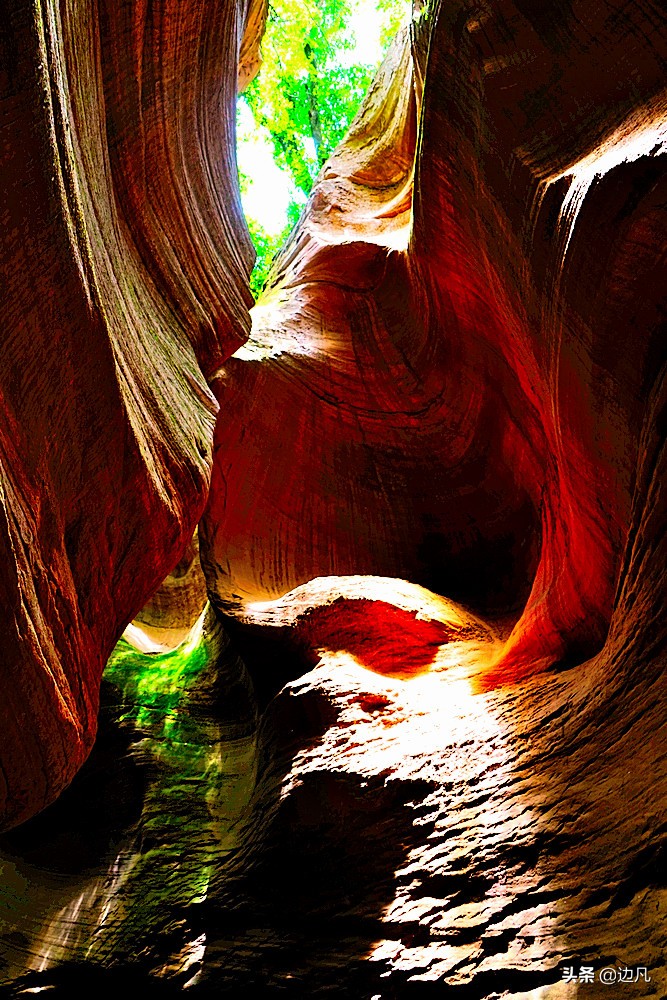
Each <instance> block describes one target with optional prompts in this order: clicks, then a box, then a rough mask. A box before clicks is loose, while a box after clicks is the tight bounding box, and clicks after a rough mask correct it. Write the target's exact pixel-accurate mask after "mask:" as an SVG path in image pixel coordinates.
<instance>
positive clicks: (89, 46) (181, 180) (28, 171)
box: [0, 0, 252, 824]
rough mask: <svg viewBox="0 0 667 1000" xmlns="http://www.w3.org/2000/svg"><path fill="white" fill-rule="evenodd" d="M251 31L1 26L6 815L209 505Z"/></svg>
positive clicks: (219, 25)
mask: <svg viewBox="0 0 667 1000" xmlns="http://www.w3.org/2000/svg"><path fill="white" fill-rule="evenodd" d="M245 16H246V11H245V8H244V5H243V4H241V3H239V4H222V5H218V6H216V7H211V6H210V5H208V6H206V7H205V6H204V5H202V4H201V3H199V2H192V3H190V2H188V3H185V4H184V3H181V2H180V0H179V2H174V3H161V4H159V5H157V6H153V7H147V6H146V5H142V4H139V5H127V4H116V3H113V2H110V3H105V2H103V0H100V2H99V3H98V2H91V3H86V4H75V5H72V4H68V5H63V4H59V3H56V2H55V0H54V2H52V0H44V2H35V3H30V4H25V3H18V2H17V3H14V2H11V0H10V3H9V4H8V5H6V7H5V10H4V12H3V26H2V31H1V32H0V46H1V52H2V55H1V57H0V67H1V68H0V94H1V96H2V104H1V107H2V119H1V120H0V143H1V146H2V171H1V178H2V180H1V183H2V213H3V215H2V237H1V249H0V253H1V255H2V316H3V330H4V347H3V355H2V362H1V364H0V378H1V385H2V398H3V403H2V413H1V416H0V420H2V428H1V430H0V447H1V449H2V450H1V453H0V461H1V462H2V508H3V512H2V518H1V528H0V531H1V534H2V551H3V558H2V563H3V567H4V568H3V571H2V601H1V611H0V615H1V616H2V620H1V626H0V629H1V631H2V635H3V656H2V666H1V667H0V670H1V671H2V682H1V683H2V690H3V698H4V701H3V707H2V740H1V742H0V816H1V817H2V822H3V823H4V824H12V823H16V822H18V821H20V820H21V819H24V818H26V817H27V816H29V815H30V814H32V813H34V812H35V811H36V810H38V809H40V808H42V807H43V806H44V805H45V804H46V803H47V802H49V801H50V800H52V799H53V798H54V796H56V795H57V794H58V793H59V792H60V791H61V790H62V788H63V787H64V786H65V785H66V784H67V782H68V781H70V780H71V778H72V777H73V775H74V774H75V773H76V771H77V770H78V768H79V767H80V765H81V763H82V761H83V760H84V759H85V757H86V755H87V753H88V751H89V750H90V747H91V744H92V742H93V740H94V737H95V726H96V721H95V720H96V714H97V704H98V691H99V682H100V677H101V673H102V669H103V667H104V664H105V662H106V660H107V658H108V656H109V654H110V652H111V650H112V648H113V645H114V643H115V642H116V641H117V639H118V637H119V634H120V633H121V632H122V630H123V628H124V627H125V625H126V624H127V622H128V621H129V620H130V619H131V618H132V617H133V616H134V615H135V614H136V613H137V611H138V610H139V609H140V608H141V606H142V605H143V604H144V602H145V601H146V599H147V598H148V597H149V596H150V595H151V593H152V592H153V591H155V589H156V588H157V586H158V585H159V583H160V581H161V580H162V579H163V578H164V576H165V574H166V572H168V571H169V569H170V568H171V567H172V566H173V565H174V564H175V563H177V562H178V559H179V557H180V554H181V552H182V550H183V548H184V547H185V545H186V543H187V540H188V538H189V537H191V535H192V531H193V529H194V527H195V525H196V523H197V520H198V519H199V516H200V514H201V511H202V508H203V505H204V503H205V499H206V494H207V488H208V481H209V476H210V467H211V440H212V433H213V423H214V420H215V414H216V410H217V406H216V402H215V399H214V398H213V396H212V395H211V393H210V391H209V389H208V386H207V384H206V380H205V377H204V376H205V374H207V373H210V372H212V371H213V370H215V369H216V368H217V367H219V365H220V363H221V362H222V361H223V360H224V359H225V358H226V357H227V356H228V355H229V354H230V353H231V352H232V351H233V350H234V349H235V348H236V347H238V345H239V344H241V343H242V342H243V340H244V339H245V337H246V334H247V329H248V312H247V309H248V306H249V304H250V303H251V301H252V300H251V297H250V294H249V292H248V288H247V278H248V272H249V269H250V266H251V261H252V252H251V246H250V242H249V239H248V236H247V233H246V229H245V225H244V222H243V217H242V215H241V208H240V202H239V197H238V188H237V180H236V170H235V156H234V107H235V99H236V87H237V80H236V65H237V58H238V48H239V44H240V42H239V39H240V38H241V37H242V34H243V25H244V21H245ZM246 58H249V55H247V56H246ZM244 72H245V73H246V75H247V72H248V70H247V67H246V69H245V70H244Z"/></svg>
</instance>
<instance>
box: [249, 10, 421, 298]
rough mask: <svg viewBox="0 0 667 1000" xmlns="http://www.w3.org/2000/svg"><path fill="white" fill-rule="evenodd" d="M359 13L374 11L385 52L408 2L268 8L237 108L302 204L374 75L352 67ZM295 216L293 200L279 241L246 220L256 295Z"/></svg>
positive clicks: (297, 209) (296, 208) (363, 65)
mask: <svg viewBox="0 0 667 1000" xmlns="http://www.w3.org/2000/svg"><path fill="white" fill-rule="evenodd" d="M359 5H362V6H365V7H366V8H368V7H369V6H370V7H374V8H375V10H374V16H376V17H377V20H378V22H379V25H380V38H381V43H382V45H383V47H384V46H386V45H387V44H388V42H389V41H390V39H391V37H393V35H394V34H395V32H396V30H397V29H398V27H399V25H400V23H401V21H402V19H403V18H404V17H405V15H406V13H407V11H408V9H409V6H410V5H409V3H408V2H407V0H375V3H371V2H370V0H270V6H269V18H268V22H267V29H266V34H265V36H264V40H263V42H262V57H263V63H262V68H261V70H260V73H259V75H258V76H257V77H256V78H255V80H254V81H253V82H252V83H251V84H250V86H249V87H248V89H247V90H246V92H245V94H244V95H243V98H242V100H245V101H246V103H247V105H248V107H249V108H250V111H251V112H252V116H253V118H254V121H255V123H256V125H257V126H258V127H263V128H265V129H266V130H267V131H268V134H269V135H270V137H271V143H272V145H273V154H274V159H275V162H276V164H277V165H278V166H279V167H280V168H281V169H283V170H285V171H286V172H287V173H288V174H289V176H290V178H291V180H292V182H293V185H294V187H295V189H296V190H297V191H298V192H301V194H302V195H303V196H304V197H307V196H308V194H309V193H310V190H311V188H312V186H313V183H314V181H315V178H316V177H317V174H318V173H319V171H320V168H321V167H322V165H323V163H324V162H325V160H326V159H327V158H328V157H329V156H330V155H331V153H332V152H333V150H334V149H335V148H336V146H337V145H338V144H339V143H340V142H341V140H342V139H343V137H344V135H345V133H346V132H347V130H348V128H349V126H350V123H351V121H352V119H353V118H354V116H355V114H356V112H357V110H358V108H359V106H360V104H361V102H362V100H363V98H364V96H365V94H366V91H367V89H368V87H369V85H370V82H371V80H372V78H373V74H374V73H375V70H376V66H374V65H369V64H367V63H359V62H357V61H355V56H354V50H355V45H356V39H355V37H354V34H353V31H352V27H351V18H352V14H353V11H354V9H355V8H357V7H358V6H359ZM299 212H300V206H299V205H298V203H297V201H296V200H295V201H293V202H292V205H291V206H290V212H289V215H290V222H289V224H288V227H287V228H286V230H285V232H283V233H281V234H280V235H279V236H277V237H269V236H268V235H267V234H266V233H264V232H263V231H262V229H261V226H259V225H258V224H257V223H255V222H253V221H252V220H249V222H250V230H251V235H252V238H253V241H254V243H255V247H256V249H257V265H256V268H255V272H254V273H253V280H252V286H253V291H254V293H255V294H257V293H258V291H259V290H260V289H261V287H262V286H263V283H264V280H265V278H266V275H267V274H268V271H269V268H270V263H271V259H272V257H273V255H274V254H275V253H276V252H277V250H278V249H279V248H280V246H281V245H282V243H283V242H284V240H285V238H286V237H287V235H288V234H289V231H290V230H291V228H292V226H293V224H294V221H296V219H298V215H299ZM260 282H261V283H260Z"/></svg>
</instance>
